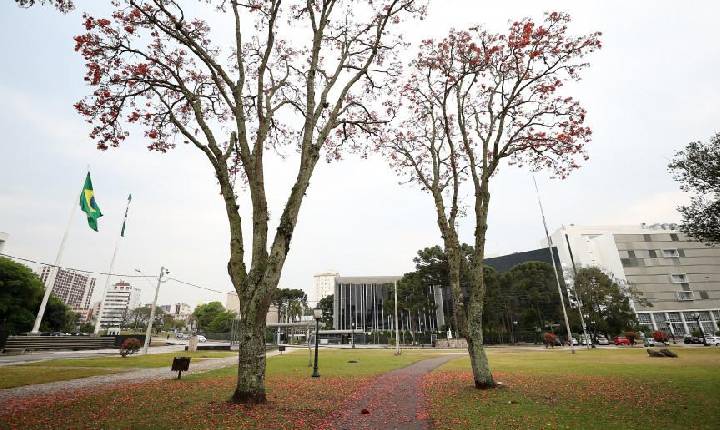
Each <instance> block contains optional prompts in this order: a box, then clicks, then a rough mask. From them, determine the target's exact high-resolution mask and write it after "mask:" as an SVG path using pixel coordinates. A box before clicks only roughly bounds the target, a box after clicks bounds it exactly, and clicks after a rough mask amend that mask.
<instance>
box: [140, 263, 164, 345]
mask: <svg viewBox="0 0 720 430" xmlns="http://www.w3.org/2000/svg"><path fill="white" fill-rule="evenodd" d="M168 273H170V271H169V270H167V269H166V268H165V267H160V276H158V282H157V287H155V298H154V299H153V302H152V307H151V308H150V319H149V320H148V325H147V329H146V330H145V345H144V346H143V354H147V352H148V346H150V337H151V336H152V325H153V320H155V307H156V306H157V298H158V293H159V292H160V284H161V283H162V282H163V280H162V278H163V275H167V274H168Z"/></svg>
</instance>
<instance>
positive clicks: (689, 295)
mask: <svg viewBox="0 0 720 430" xmlns="http://www.w3.org/2000/svg"><path fill="white" fill-rule="evenodd" d="M675 294H677V298H678V301H681V302H685V301H689V300H695V297H693V292H692V291H676V292H675Z"/></svg>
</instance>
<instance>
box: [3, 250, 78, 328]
mask: <svg viewBox="0 0 720 430" xmlns="http://www.w3.org/2000/svg"><path fill="white" fill-rule="evenodd" d="M44 291H45V286H44V285H43V283H42V281H41V280H40V278H39V277H38V276H37V275H36V274H35V273H33V272H32V270H30V269H29V268H28V267H26V266H25V265H22V264H20V263H15V262H14V261H12V260H10V259H7V258H4V257H0V331H1V330H3V329H5V330H7V331H8V332H9V333H11V334H13V333H22V332H26V331H29V330H31V329H32V326H33V322H34V321H35V315H36V313H37V311H38V308H39V306H40V301H41V300H42V296H43V293H44ZM76 322H77V314H75V313H74V312H72V310H71V309H70V308H69V307H68V306H67V305H66V304H65V303H63V302H62V301H61V300H60V299H59V298H57V297H56V296H55V295H51V296H50V299H49V300H48V304H47V308H46V310H45V317H44V318H43V323H42V325H41V326H40V330H42V331H74V330H75V324H76Z"/></svg>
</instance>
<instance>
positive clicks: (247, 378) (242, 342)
mask: <svg viewBox="0 0 720 430" xmlns="http://www.w3.org/2000/svg"><path fill="white" fill-rule="evenodd" d="M238 347H239V351H238V378H237V386H236V387H235V393H233V396H232V401H234V402H237V403H250V404H255V403H265V401H266V400H267V399H266V396H265V319H264V318H262V319H261V320H260V321H257V318H253V319H247V318H242V319H241V320H240V323H239V324H238Z"/></svg>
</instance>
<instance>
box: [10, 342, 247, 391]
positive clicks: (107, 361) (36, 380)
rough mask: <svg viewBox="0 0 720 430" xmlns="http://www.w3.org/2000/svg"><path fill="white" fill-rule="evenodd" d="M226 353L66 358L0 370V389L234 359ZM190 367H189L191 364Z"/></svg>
mask: <svg viewBox="0 0 720 430" xmlns="http://www.w3.org/2000/svg"><path fill="white" fill-rule="evenodd" d="M235 354H237V353H236V352H228V351H198V352H193V353H188V352H185V351H181V352H177V353H167V354H149V355H132V356H128V357H125V358H123V357H120V356H117V357H95V358H66V359H57V360H45V361H37V362H34V363H29V364H19V365H13V366H0V389H3V388H13V387H19V386H21V385H31V384H44V383H47V382H55V381H65V380H68V379H76V378H85V377H88V376H96V375H105V374H108V373H117V372H122V371H126V370H130V369H134V368H151V367H165V366H167V367H168V368H169V367H170V364H172V359H173V357H177V356H184V357H187V356H189V357H192V358H193V359H194V360H203V359H207V358H222V357H227V356H230V355H235ZM191 365H192V364H191Z"/></svg>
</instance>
